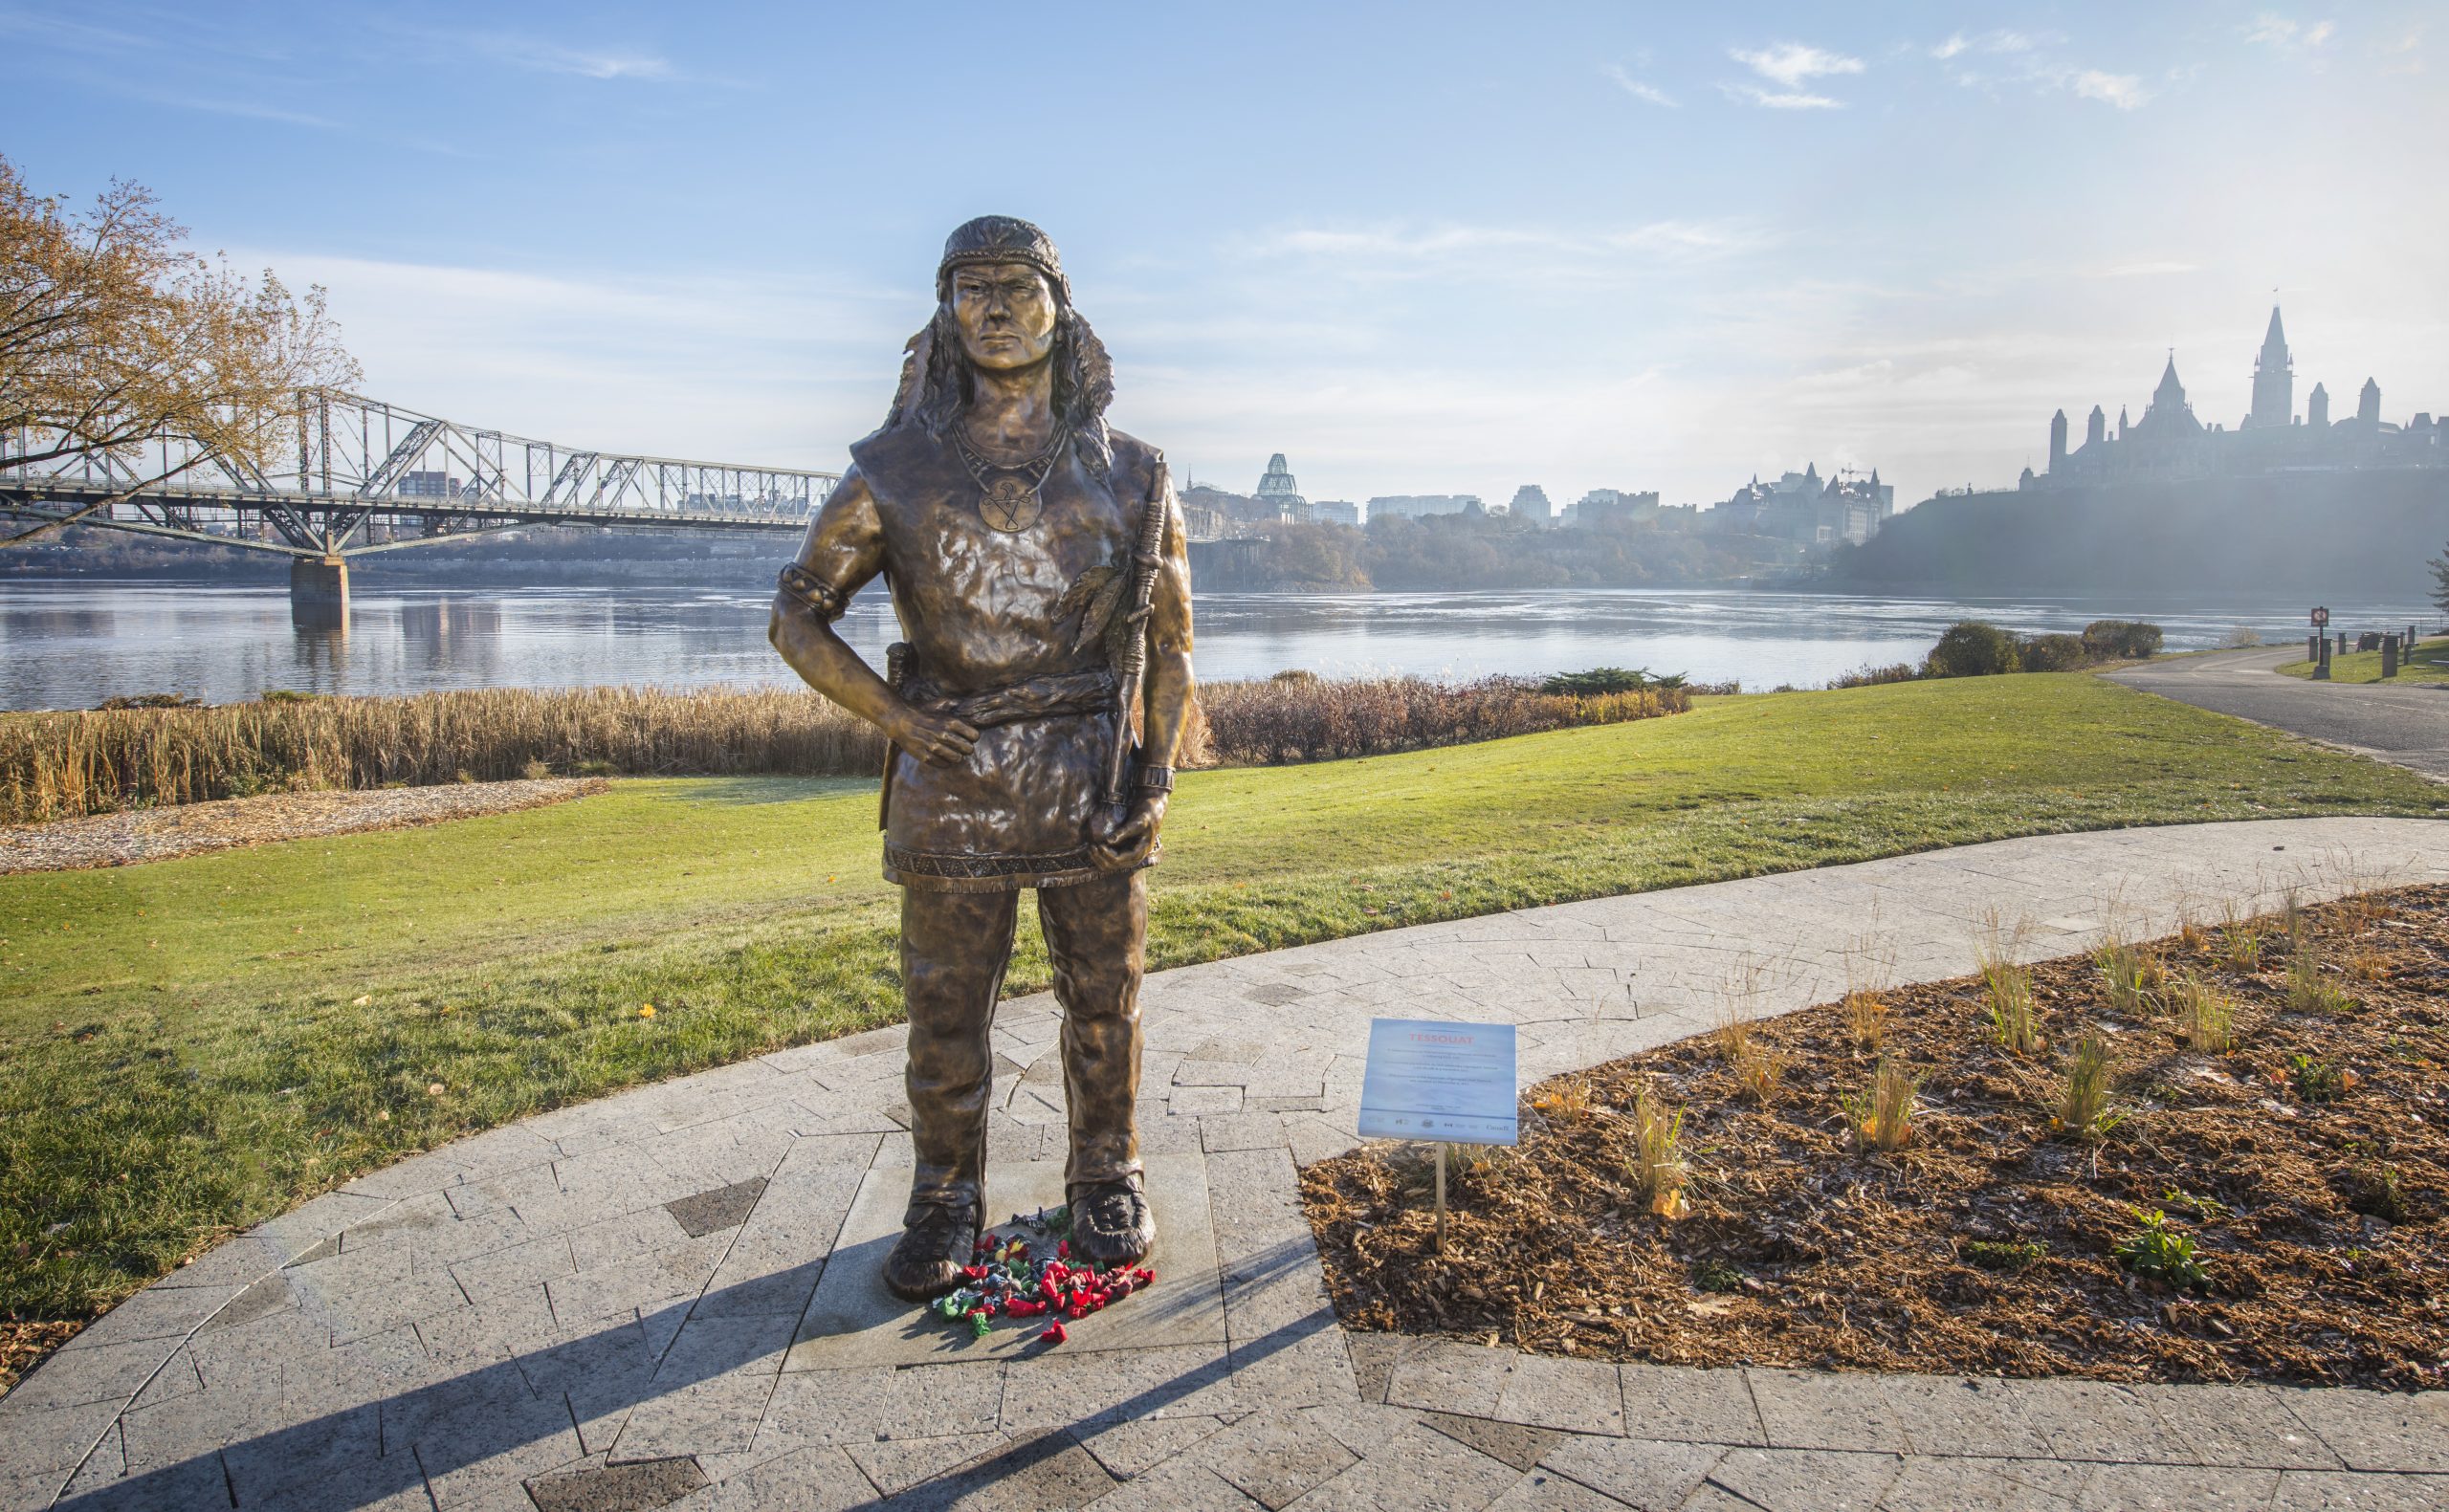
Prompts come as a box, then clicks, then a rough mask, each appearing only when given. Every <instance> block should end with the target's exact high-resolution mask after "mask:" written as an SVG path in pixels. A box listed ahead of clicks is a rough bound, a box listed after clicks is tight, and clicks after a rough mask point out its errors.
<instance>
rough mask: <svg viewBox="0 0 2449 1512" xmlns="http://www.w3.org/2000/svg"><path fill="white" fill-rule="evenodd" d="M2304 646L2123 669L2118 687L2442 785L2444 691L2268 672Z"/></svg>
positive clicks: (2448, 763) (2297, 657) (2446, 720)
mask: <svg viewBox="0 0 2449 1512" xmlns="http://www.w3.org/2000/svg"><path fill="white" fill-rule="evenodd" d="M2304 659H2305V652H2304V647H2303V646H2301V645H2300V646H2262V647H2261V648H2259V649H2256V650H2250V651H2216V652H2213V653H2212V654H2210V655H2207V656H2188V657H2181V658H2178V659H2176V660H2173V661H2166V662H2151V663H2149V664H2147V665H2145V666H2141V667H2129V668H2125V669H2123V670H2121V671H2115V672H2110V673H2108V674H2107V675H2108V676H2110V677H2114V678H2116V679H2117V680H2118V681H2119V682H2122V683H2127V684H2129V685H2131V686H2133V687H2136V688H2140V689H2142V690H2145V691H2147V692H2154V693H2158V694H2161V695H2162V696H2164V697H2168V698H2173V699H2175V700H2177V701H2178V702H2179V703H2186V704H2192V705H2194V706H2195V708H2197V709H2210V710H2216V711H2217V712H2220V713H2223V714H2234V715H2236V716H2237V717H2238V718H2239V719H2250V720H2253V721H2254V722H2255V723H2256V724H2264V725H2269V726H2271V727H2273V728H2274V729H2279V730H2285V731H2289V732H2291V733H2293V734H2300V735H2306V736H2309V737H2311V738H2312V739H2315V740H2320V741H2325V742H2327V743H2328V744H2330V745H2334V746H2343V747H2345V748H2347V749H2348V750H2350V751H2358V752H2361V753H2363V754H2364V755H2366V756H2372V757H2374V758H2375V759H2378V760H2382V761H2390V762H2394V763H2396V764H2397V765H2399V766H2403V767H2413V768H2414V769H2415V770H2416V771H2417V772H2421V773H2423V774H2424V775H2425V776H2427V777H2436V778H2449V688H2423V687H2416V686H2413V685H2409V686H2405V687H2395V686H2392V685H2390V684H2387V683H2316V682H2311V681H2309V680H2307V679H2305V678H2301V677H2283V676H2281V675H2280V674H2279V673H2277V672H2275V671H2273V670H2271V668H2275V667H2277V666H2279V665H2280V664H2281V663H2283V662H2301V661H2303V660H2304Z"/></svg>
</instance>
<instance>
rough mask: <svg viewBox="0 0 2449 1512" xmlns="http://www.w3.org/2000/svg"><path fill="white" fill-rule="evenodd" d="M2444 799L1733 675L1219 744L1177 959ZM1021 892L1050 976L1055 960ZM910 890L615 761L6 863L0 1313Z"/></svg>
mask: <svg viewBox="0 0 2449 1512" xmlns="http://www.w3.org/2000/svg"><path fill="white" fill-rule="evenodd" d="M2037 732H2038V733H2043V734H2037ZM2442 804H2443V797H2442V795H2441V792H2440V790H2439V789H2438V788H2437V787H2435V786H2434V785H2433V784H2431V783H2429V782H2427V781H2425V780H2424V779H2422V778H2418V777H2416V775H2414V774H2412V773H2409V772H2404V771H2400V770H2398V769H2396V768H2394V767H2388V766H2383V765H2379V764H2377V763H2374V762H2372V761H2368V760H2364V759H2362V758H2359V757H2353V756H2344V755H2341V754H2338V753H2334V752H2330V751H2327V750H2324V749H2321V748H2318V747H2314V746H2311V745H2308V744H2306V743H2305V742H2302V741H2298V740H2295V739H2292V738H2290V737H2288V736H2285V735H2282V734H2277V733H2275V732H2272V731H2268V730H2264V729H2261V728H2259V727H2256V726H2252V725H2248V724H2244V723H2241V722H2239V721H2237V720H2233V719H2228V718H2224V717H2222V716H2220V715H2217V714H2212V713H2207V712H2202V711H2200V710H2196V709H2193V708H2189V707H2187V706H2185V705H2181V704H2176V703H2173V702H2169V701H2167V700H2163V699H2158V698H2152V697H2150V696H2148V695H2146V694H2142V693H2139V692H2136V691H2134V690H2129V689H2127V688H2124V687H2121V686H2119V685H2116V684H2113V683H2108V682H2105V681H2103V680H2101V679H2098V678H2094V677H2089V676H2083V675H2050V676H2032V677H1997V678H1969V679H1951V680H1942V681H1933V682H1917V683H1910V684H1905V685H1902V686H1897V687H1889V688H1875V689H1866V690H1861V691H1859V692H1851V693H1846V694H1842V695H1832V694H1827V693H1787V694H1765V695H1761V696H1757V697H1745V698H1721V699H1703V700H1701V701H1699V703H1698V704H1697V705H1696V706H1695V707H1694V709H1693V710H1692V712H1689V713H1688V714H1685V715H1682V716H1680V717H1677V718H1673V719H1651V720H1640V721H1634V722H1630V723H1625V724H1618V725H1610V726H1604V727H1596V728H1587V729H1578V730H1562V731H1555V732H1550V733H1548V734H1536V735H1531V736H1527V737H1523V738H1519V739H1510V740H1498V741H1489V742H1486V743H1482V744H1476V745H1466V746H1454V747H1448V748H1445V749H1441V750H1434V751H1421V752H1413V753H1408V754H1403V755H1395V756H1372V757H1368V758H1365V759H1359V760H1350V761H1333V762H1319V763H1314V764H1310V765H1301V766H1284V767H1262V768H1244V769H1239V770H1227V771H1210V772H1192V773H1186V774H1184V775H1183V777H1182V778H1181V779H1180V789H1179V791H1178V792H1177V794H1176V797H1175V801H1174V806H1173V812H1172V815H1171V817H1170V818H1169V820H1168V822H1167V824H1166V830H1165V846H1166V852H1167V860H1166V862H1165V864H1164V865H1163V866H1161V867H1159V868H1158V870H1157V872H1156V873H1155V875H1154V879H1153V886H1152V888H1151V894H1152V902H1151V918H1152V923H1151V927H1150V943H1149V956H1150V964H1151V965H1152V966H1155V967H1160V968H1161V967H1167V966H1177V965H1183V964H1187V963H1190V962H1194V961H1201V960H1210V959H1215V958H1219V957H1223V956H1228V955H1237V954H1246V953H1251V952H1256V951H1263V950H1271V949H1276V948H1279V947H1283V946H1288V945H1294V944H1300V943H1304V942H1307V941H1313V940H1321V939H1328V938H1333V937H1336V936H1341V935H1349V934H1357V933H1362V932H1366V931H1373V930H1380V929H1386V928H1391V927H1394V926H1397V925H1406V924H1419V923H1426V922H1431V921H1434V920H1439V919H1450V918H1462V917H1468V916H1472V915H1478V914H1485V913H1490V912H1494V911H1497V910H1500V909H1512V908H1523V907H1533V906H1537V905H1542V904H1550V903H1559V902H1565V901H1569V900H1572V899H1575V898H1584V897H1593V896H1600V895H1605V894H1610V893H1619V892H1628V891H1638V890H1642V889H1646V888H1651V887H1672V886H1677V885H1681V884H1686V883H1696V882H1709V881H1715V880H1719V879H1723V878H1728V877H1739V876H1747V875H1754V874H1757V873H1761V872H1767V871H1779V870H1790V869H1794V868H1798V867H1805V866H1824V865H1829V864H1833V863H1841V862H1849V861H1860V860H1864V859H1868V858H1870V857H1874V856H1882V855H1893V854H1898V853H1901V852H1907V851H1913V850H1922V849H1928V848H1931V847H1935V846H1940V845H1952V844H1967V843H1971V842H1975V841H1984V840H1995V839H1999V838H2003V837H2006V836H2011V835H2023V834H2034V833H2044V832H2054V831H2065V830H2078V829H2096V828H2106V827H2112V826H2117V825H2125V824H2146V823H2167V822H2180V821H2191V820H2215V819H2258V818H2265V817H2276V816H2284V815H2305V814H2341V813H2379V814H2406V815H2421V816H2430V815H2436V814H2439V813H2442V812H2444V810H2443V807H2442ZM1022 914H1023V920H1024V922H1023V925H1022V942H1021V946H1020V949H1019V951H1018V953H1017V954H1016V956H1015V958H1014V961H1013V965H1012V968H1011V972H1010V975H1009V976H1008V978H1007V982H1006V985H1007V990H1008V991H1010V992H1013V993H1026V992H1034V991H1038V990H1041V989H1043V988H1045V987H1046V986H1047V985H1048V980H1049V971H1048V964H1047V960H1046V955H1045V952H1044V950H1043V948H1042V946H1041V944H1040V943H1039V940H1038V937H1037V933H1036V930H1035V927H1034V924H1033V922H1030V921H1031V920H1033V914H1032V913H1031V912H1030V910H1028V909H1023V910H1022ZM896 917H897V896H896V894H895V893H894V889H892V888H891V887H888V886H887V885H886V884H885V883H884V882H883V881H882V880H881V879H880V877H879V876H878V875H877V841H876V834H875V783H874V782H873V781H872V780H871V779H864V778H863V779H849V778H791V779H783V778H688V779H663V780H639V781H625V782H616V783H614V784H613V785H612V789H611V791H610V792H608V793H606V794H604V795H602V796H599V797H595V798H590V799H587V800H585V801H583V802H576V803H568V804H563V805H561V806H558V807H553V808H540V809H532V810H528V811H525V812H521V813H517V814H506V815H501V816H497V817H494V818H486V819H475V820H468V821H464V822H457V823H452V824H447V825H439V826H434V827H430V828H421V829H407V830H393V831H386V832H380V833H372V834H364V835H352V836H343V837H334V838H329V839H317V840H308V841H299V842H295V843H291V844H276V845H264V846H260V847H256V848H253V849H245V850H231V851H223V852H220V853H217V854H214V855H210V856H199V857H194V858H190V859H188V860H182V861H170V862H161V863H156V864H153V865H148V866H123V867H116V868H109V869H103V870H93V871H68V872H45V873H33V874H28V875H24V876H17V877H9V878H0V983H5V992H0V1256H6V1257H7V1258H8V1263H7V1264H5V1265H0V1318H5V1319H7V1320H9V1322H10V1324H11V1326H14V1327H23V1328H28V1329H31V1328H33V1327H34V1326H38V1325H41V1324H43V1323H45V1322H56V1321H60V1320H77V1319H81V1318H84V1317H87V1316H89V1315H91V1314H92V1313H93V1312H94V1311H95V1310H96V1309H98V1308H99V1307H101V1306H103V1305H106V1304H109V1303H110V1302H112V1301H114V1300H115V1299H117V1298H118V1297H120V1296H121V1295H124V1294H125V1293H126V1292H128V1291H129V1290H131V1289H133V1288H134V1287H136V1286H137V1285H140V1284H142V1283H143V1282H146V1281H148V1280H150V1279H152V1278H153V1277H155V1276H157V1275H160V1274H162V1273H163V1272H164V1271H166V1270H168V1269H170V1268H172V1267H174V1266H176V1265H177V1264H178V1263H179V1261H180V1260H182V1259H184V1258H186V1257H187V1256H189V1255H191V1254H193V1253H195V1252H197V1251H198V1250H199V1249H200V1248H202V1247H204V1246H206V1245H208V1244H210V1242H212V1241H213V1240H214V1239H215V1238H218V1237H220V1236H222V1235H224V1234H227V1233H229V1232H231V1231H232V1230H233V1229H235V1228H239V1227H243V1226H245V1225H248V1224H252V1223H255V1222H258V1221H261V1220H262V1219H264V1218H266V1217H269V1216H272V1215H274V1214H276V1213H278V1212H280V1211H282V1210H284V1209H286V1208H288V1207H290V1206H292V1205H294V1204H296V1203H297V1202H298V1201H299V1200H301V1199H303V1198H305V1197H307V1196H310V1195H312V1194H315V1193H317V1192H320V1191H322V1190H325V1189H327V1188H329V1187H331V1186H334V1185H336V1184H338V1183H340V1182H342V1181H344V1180H346V1179H348V1178H349V1177H351V1176H353V1175H356V1174H358V1173H360V1172H364V1171H368V1170H371V1169H374V1168H376V1167H379V1166H382V1165H385V1164H387V1163H388V1162H390V1161H392V1160H395V1159H398V1158H399V1157H400V1156H402V1155H404V1154H407V1153H409V1152H411V1151H414V1150H425V1149H431V1148H433V1147H435V1146H437V1145H440V1144H442V1143H445V1142H447V1141H449V1140H451V1139H454V1138H457V1137H459V1136H461V1135H464V1134H468V1133H472V1132H474V1131H476V1130H478V1129H485V1128H489V1127H492V1126H495V1125H497V1124H500V1123H503V1122H505V1121H507V1120H510V1119H514V1118H518V1117H521V1116H524V1115H526V1114H529V1113H534V1112H538V1111H541V1110H542V1109H545V1108H548V1107H556V1106H560V1105H563V1104H568V1103H573V1102H577V1101H581V1100H584V1099H586V1098H591V1097H595V1096H599V1095H602V1094H603V1093H605V1092H607V1091H610V1090H613V1089H615V1088H617V1087H621V1086H626V1085H635V1084H638V1083H643V1082H648V1081H652V1080H655V1079H658V1078H661V1077H666V1076H671V1075H674V1074H677V1073H680V1072H685V1071H691V1070H696V1069H700V1068H703V1067H706V1066H711V1065H716V1064H720V1063H726V1062H730V1061H735V1060H739V1059H740V1058H742V1057H746V1056H750V1055H755V1054H759V1053H761V1052H763V1051H767V1050H772V1049H776V1048H779V1047H782V1046H784V1045H789V1044H794V1043H800V1042H804V1041H812V1040H819V1039H826V1038H830V1037H832V1036H836V1035H840V1034H844V1033H848V1032H850V1031H853V1030H858V1029H863V1028H868V1027H871V1026H874V1025H877V1024H883V1023H888V1022H891V1021H893V1020H894V1019H895V1018H896V1017H897V1015H898V1013H899V983H898V977H897V975H896V968H895V956H894V937H895V934H894V931H895V919H896ZM648 1004H652V1005H653V1006H654V1008H655V1013H654V1014H653V1016H651V1017H647V1016H644V1015H643V1014H642V1011H641V1010H642V1009H643V1008H644V1007H645V1005H648Z"/></svg>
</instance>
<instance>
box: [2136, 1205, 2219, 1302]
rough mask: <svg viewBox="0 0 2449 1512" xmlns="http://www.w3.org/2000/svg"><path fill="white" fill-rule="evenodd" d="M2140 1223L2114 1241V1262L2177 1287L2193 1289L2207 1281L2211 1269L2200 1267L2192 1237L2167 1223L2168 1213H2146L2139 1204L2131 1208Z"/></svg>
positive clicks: (2204, 1284)
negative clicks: (2115, 1258) (2123, 1236)
mask: <svg viewBox="0 0 2449 1512" xmlns="http://www.w3.org/2000/svg"><path fill="white" fill-rule="evenodd" d="M2128 1211H2129V1212H2131V1213H2132V1214H2133V1215H2134V1216H2135V1218H2136V1219H2137V1220H2138V1221H2139V1223H2140V1225H2141V1226H2140V1227H2138V1228H2137V1229H2135V1231H2134V1232H2133V1233H2131V1234H2129V1235H2128V1236H2127V1237H2126V1238H2123V1239H2120V1240H2119V1241H2118V1244H2117V1260H2118V1263H2119V1264H2121V1265H2123V1266H2125V1267H2126V1268H2127V1269H2128V1270H2130V1271H2132V1272H2133V1273H2134V1274H2135V1275H2137V1276H2142V1277H2146V1278H2149V1279H2150V1280H2151V1281H2155V1282H2159V1283H2160V1284H2162V1285H2164V1286H2173V1287H2175V1288H2176V1289H2177V1290H2179V1291H2193V1290H2199V1289H2202V1288H2205V1287H2207V1286H2209V1285H2210V1282H2211V1272H2210V1271H2209V1270H2207V1269H2205V1268H2204V1266H2203V1263H2202V1261H2201V1260H2200V1259H2199V1258H2198V1257H2197V1256H2196V1255H2195V1252H2194V1237H2193V1236H2192V1235H2190V1234H2183V1233H2179V1232H2178V1231H2177V1230H2175V1229H2173V1228H2171V1227H2169V1216H2168V1215H2167V1214H2165V1213H2160V1212H2153V1213H2151V1215H2150V1216H2145V1214H2144V1212H2143V1210H2142V1209H2141V1208H2131V1209H2129V1210H2128Z"/></svg>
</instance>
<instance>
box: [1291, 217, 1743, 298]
mask: <svg viewBox="0 0 2449 1512" xmlns="http://www.w3.org/2000/svg"><path fill="white" fill-rule="evenodd" d="M1770 240H1771V238H1770V237H1769V236H1768V235H1767V234H1766V233H1764V232H1763V231H1761V230H1758V229H1757V228H1755V227H1754V226H1752V225H1750V224H1748V223H1744V222H1738V221H1709V220H1658V221H1649V222H1645V223H1644V224H1641V225H1637V226H1630V227H1624V228H1622V229H1620V230H1588V231H1564V230H1554V229H1550V228H1546V227H1535V226H1458V225H1443V226H1416V225H1400V224H1398V225H1386V226H1377V227H1366V228H1339V227H1296V228H1292V229H1291V230H1279V231H1275V232H1272V233H1269V234H1267V235H1264V236H1261V237H1258V238H1255V239H1254V240H1252V241H1251V242H1250V243H1249V244H1248V247H1249V251H1250V252H1251V253H1252V254H1253V255H1255V256H1260V257H1297V258H1301V259H1303V260H1305V261H1307V262H1308V263H1310V264H1311V265H1312V267H1313V270H1314V271H1316V272H1317V273H1319V274H1328V275H1333V276H1338V277H1343V278H1348V279H1351V280H1354V281H1356V282H1362V283H1393V282H1401V281H1408V280H1416V279H1423V278H1459V279H1468V280H1472V281H1476V282H1484V283H1503V284H1521V285H1529V286H1532V287H1538V288H1550V287H1554V286H1556V285H1558V284H1565V283H1572V284H1582V285H1591V284H1605V283H1611V282H1620V281H1622V280H1623V279H1625V278H1628V277H1635V276H1639V275H1641V274H1644V273H1647V272H1652V271H1655V270H1657V269H1660V268H1663V267H1670V266H1680V265H1686V264H1691V263H1696V262H1704V261H1710V260H1714V259H1719V258H1725V257H1730V256H1736V255H1740V254H1743V253H1746V252H1754V251H1756V250H1758V249H1760V248H1761V247H1764V246H1766V245H1767V244H1768V243H1769V241H1770Z"/></svg>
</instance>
